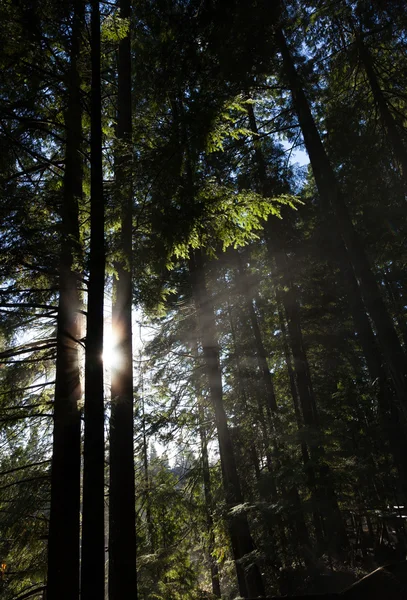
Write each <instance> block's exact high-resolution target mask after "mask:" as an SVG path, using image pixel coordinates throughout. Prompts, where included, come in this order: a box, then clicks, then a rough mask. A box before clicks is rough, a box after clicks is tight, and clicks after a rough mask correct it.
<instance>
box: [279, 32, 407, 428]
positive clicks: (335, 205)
mask: <svg viewBox="0 0 407 600" xmlns="http://www.w3.org/2000/svg"><path fill="white" fill-rule="evenodd" d="M275 38H276V41H277V45H278V48H279V50H280V52H281V55H282V58H283V67H284V71H285V74H286V77H287V80H288V83H289V87H290V90H291V94H292V99H293V105H294V109H295V111H296V113H297V116H298V120H299V124H300V127H301V130H302V133H303V137H304V143H305V146H306V149H307V152H308V155H309V158H310V162H311V166H312V170H313V173H314V177H315V182H316V185H317V188H318V192H319V195H320V198H321V201H322V203H323V205H324V208H325V210H326V211H329V207H332V209H333V211H334V213H335V216H336V220H335V223H336V225H337V228H338V232H339V234H340V236H341V238H342V240H343V245H344V247H345V249H346V253H347V255H348V257H349V261H350V263H351V265H352V267H353V270H354V272H355V275H356V277H357V279H358V284H359V286H360V290H361V293H362V296H363V301H364V303H365V306H366V308H367V311H368V312H369V314H370V317H371V319H372V321H373V323H374V325H375V328H376V330H377V335H378V340H379V343H380V346H381V348H382V350H383V354H384V356H385V358H386V361H387V364H388V366H389V370H390V372H391V376H392V379H393V382H394V388H395V390H396V394H397V400H398V403H399V406H401V407H402V408H403V413H404V418H405V417H406V415H407V402H406V399H407V364H406V357H405V355H404V352H403V349H402V346H401V344H400V340H399V338H398V336H397V333H396V331H395V328H394V325H393V322H392V319H391V317H390V315H389V313H388V311H387V308H386V305H385V303H384V301H383V299H382V297H381V293H380V290H379V287H378V285H377V282H376V280H375V276H374V274H373V272H372V270H371V267H370V264H369V261H368V258H367V256H366V253H365V250H364V248H363V245H362V242H361V240H360V236H359V235H358V234H357V232H356V231H355V229H354V227H353V223H352V221H351V219H350V216H349V213H348V210H347V207H346V205H345V202H344V199H343V196H342V194H341V191H340V188H339V185H338V182H337V179H336V175H335V173H334V171H333V169H332V166H331V164H330V162H329V159H328V156H327V154H326V152H325V149H324V147H323V144H322V141H321V138H320V135H319V133H318V130H317V128H316V125H315V122H314V119H313V117H312V114H311V110H310V107H309V104H308V101H307V98H306V96H305V93H304V90H303V89H302V86H301V81H300V78H299V76H298V74H297V71H296V68H295V65H294V62H293V59H292V56H291V53H290V51H289V48H288V46H287V43H286V40H285V37H284V34H283V32H282V30H281V28H280V27H279V26H277V27H276V29H275ZM342 251H343V250H342V244H341V245H340V246H339V248H338V252H342ZM346 260H347V257H346Z"/></svg>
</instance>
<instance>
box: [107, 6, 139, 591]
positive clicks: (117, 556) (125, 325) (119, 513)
mask: <svg viewBox="0 0 407 600" xmlns="http://www.w3.org/2000/svg"><path fill="white" fill-rule="evenodd" d="M120 16H121V17H122V18H124V19H129V18H130V1H129V0H121V1H120ZM117 104H118V107H117V108H118V110H117V128H116V138H117V148H116V154H115V176H116V198H117V203H118V206H119V207H120V210H121V231H120V241H119V252H120V255H121V257H122V258H121V260H120V262H117V263H116V264H115V267H116V276H115V277H114V279H113V307H112V327H113V334H114V338H115V339H117V348H116V349H117V352H118V357H117V358H118V361H117V364H115V365H113V366H112V389H111V394H112V404H111V417H110V445H109V468H110V471H109V472H110V491H109V600H121V599H122V598H132V599H134V600H136V599H137V570H136V511H135V483H134V447H133V345H132V214H133V210H132V203H133V194H132V147H131V141H132V140H131V134H132V111H131V53H130V34H129V33H128V34H127V35H126V37H124V38H123V39H122V40H120V43H119V56H118V101H117Z"/></svg>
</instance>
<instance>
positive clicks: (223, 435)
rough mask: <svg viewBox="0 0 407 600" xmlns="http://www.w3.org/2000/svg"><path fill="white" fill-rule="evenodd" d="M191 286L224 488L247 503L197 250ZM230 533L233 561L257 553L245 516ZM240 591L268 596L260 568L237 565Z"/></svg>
mask: <svg viewBox="0 0 407 600" xmlns="http://www.w3.org/2000/svg"><path fill="white" fill-rule="evenodd" d="M189 264H190V274H191V285H192V292H193V296H194V302H195V306H196V311H197V315H198V322H199V331H200V337H201V343H202V349H203V355H204V361H205V369H206V374H207V377H208V383H209V390H210V396H211V401H212V405H213V408H214V412H215V423H216V429H217V434H218V440H219V452H220V459H221V467H222V478H223V487H224V490H225V497H226V502H227V504H228V506H229V507H230V508H231V509H233V507H235V506H237V505H238V504H241V503H242V502H243V497H242V493H241V489H240V482H239V476H238V473H237V469H236V463H235V457H234V453H233V446H232V441H231V437H230V433H229V429H228V424H227V417H226V413H225V408H224V406H223V399H222V376H221V371H220V364H219V348H218V343H217V340H216V326H215V315H214V309H213V306H212V302H211V300H210V297H209V294H208V292H207V289H206V284H205V273H204V268H203V260H202V257H201V255H200V252H199V251H194V252H193V254H192V256H191V259H190V263H189ZM229 533H230V538H231V543H232V552H233V558H234V560H235V561H239V560H240V559H241V558H243V557H244V556H245V555H247V554H250V553H251V552H253V551H254V544H253V540H252V537H251V534H250V530H249V524H248V522H247V517H246V515H245V514H242V515H237V516H230V517H229ZM236 572H237V577H238V584H239V592H240V595H241V596H243V597H244V598H247V597H248V596H253V597H257V596H264V587H263V582H262V578H261V574H260V571H259V568H258V566H257V565H256V564H251V565H250V566H248V567H247V568H243V566H242V564H240V562H236Z"/></svg>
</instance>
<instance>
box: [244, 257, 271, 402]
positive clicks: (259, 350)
mask: <svg viewBox="0 0 407 600" xmlns="http://www.w3.org/2000/svg"><path fill="white" fill-rule="evenodd" d="M236 257H237V262H238V266H239V273H240V277H241V286H242V290H243V295H244V298H245V304H246V310H247V312H248V314H249V318H250V323H251V326H252V330H253V335H254V341H255V345H256V356H257V363H258V365H259V370H260V373H261V376H262V380H263V383H264V387H265V390H266V398H267V407H268V410H269V411H271V412H275V411H276V410H277V401H276V394H275V391H274V384H273V379H272V377H271V373H270V369H269V366H268V362H267V353H266V349H265V347H264V344H263V338H262V335H261V331H260V326H259V321H258V318H257V315H256V311H255V308H254V305H253V300H252V299H251V298H250V296H249V291H248V283H249V282H248V278H247V274H246V271H245V268H244V264H243V260H242V257H241V255H240V254H239V253H238V252H236Z"/></svg>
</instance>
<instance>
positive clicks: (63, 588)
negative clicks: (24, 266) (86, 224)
mask: <svg viewBox="0 0 407 600" xmlns="http://www.w3.org/2000/svg"><path fill="white" fill-rule="evenodd" d="M83 7H84V5H83V4H82V3H81V2H80V1H77V2H75V4H74V14H73V23H72V38H71V50H70V62H71V64H70V67H69V74H68V106H67V111H66V115H65V127H66V147H65V173H64V182H63V185H64V188H63V204H62V246H61V257H60V269H59V307H58V323H57V327H58V331H57V362H56V374H55V399H54V434H53V451H52V470H51V511H50V523H49V535H48V575H47V597H48V599H49V600H78V598H79V545H80V544H79V523H80V520H79V517H80V473H81V420H80V409H79V406H78V402H79V400H80V398H81V395H82V391H81V385H80V376H79V371H80V369H79V356H78V353H79V343H78V340H79V339H80V337H81V327H80V315H79V309H80V295H79V290H78V280H77V274H76V273H75V266H74V263H75V262H78V261H79V260H80V254H81V250H80V242H79V214H78V203H79V201H80V199H81V197H82V159H81V140H82V124H81V120H82V111H81V102H80V76H79V71H78V57H79V53H80V48H81V43H80V38H81V30H82V27H83V22H84V11H83Z"/></svg>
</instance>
